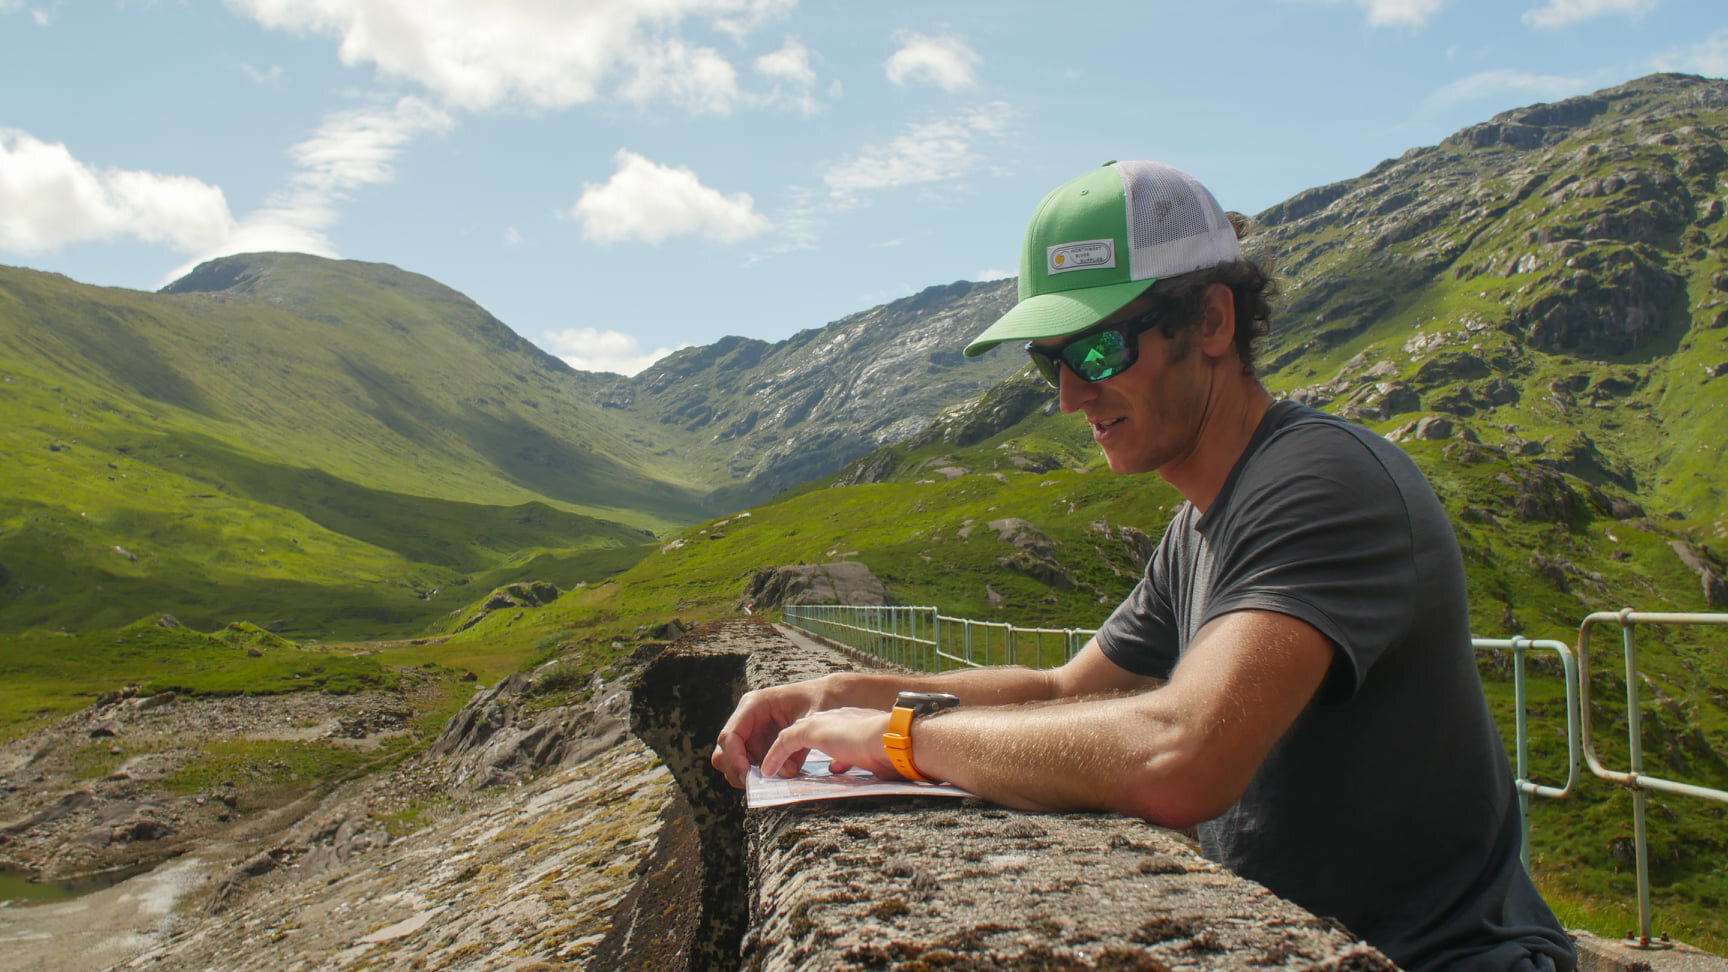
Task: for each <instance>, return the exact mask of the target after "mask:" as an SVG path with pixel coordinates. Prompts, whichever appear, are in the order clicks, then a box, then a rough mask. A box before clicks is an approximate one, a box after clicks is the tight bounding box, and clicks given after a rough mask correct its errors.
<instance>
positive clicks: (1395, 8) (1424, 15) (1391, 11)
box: [1285, 0, 1449, 30]
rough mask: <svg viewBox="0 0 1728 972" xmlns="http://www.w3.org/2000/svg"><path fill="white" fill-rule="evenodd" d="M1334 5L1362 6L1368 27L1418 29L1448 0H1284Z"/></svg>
mask: <svg viewBox="0 0 1728 972" xmlns="http://www.w3.org/2000/svg"><path fill="white" fill-rule="evenodd" d="M1285 2H1287V3H1290V2H1306V3H1318V4H1323V5H1325V6H1331V7H1335V6H1337V5H1339V4H1341V3H1348V4H1351V5H1353V6H1357V7H1360V8H1362V10H1363V11H1364V12H1365V13H1367V15H1368V26H1370V27H1409V28H1411V29H1415V30H1419V29H1421V28H1423V27H1426V26H1428V21H1429V20H1431V19H1433V17H1434V15H1435V14H1437V13H1439V12H1440V10H1441V8H1442V7H1445V6H1446V4H1447V3H1448V2H1449V0H1285Z"/></svg>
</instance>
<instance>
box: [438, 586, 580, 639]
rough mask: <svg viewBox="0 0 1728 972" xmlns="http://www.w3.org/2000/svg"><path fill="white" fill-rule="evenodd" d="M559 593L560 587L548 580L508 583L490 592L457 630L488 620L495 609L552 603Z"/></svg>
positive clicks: (464, 629)
mask: <svg viewBox="0 0 1728 972" xmlns="http://www.w3.org/2000/svg"><path fill="white" fill-rule="evenodd" d="M558 594H559V591H558V588H557V587H556V586H554V585H552V584H550V583H548V582H546V581H525V582H520V583H515V584H506V585H504V586H503V587H500V588H498V589H497V590H495V591H493V592H492V593H491V594H488V595H487V596H486V600H484V601H482V602H481V603H480V609H479V610H478V611H475V612H474V613H473V614H472V615H469V616H468V617H467V618H466V619H465V620H463V621H462V623H461V624H458V625H457V626H456V630H457V631H467V630H468V629H469V628H472V627H474V626H475V625H477V624H479V623H480V622H482V621H484V620H486V617H487V615H489V614H491V613H492V612H493V611H505V610H511V609H517V610H520V609H522V608H530V607H539V606H540V605H542V604H550V603H552V602H553V601H556V600H557V599H558Z"/></svg>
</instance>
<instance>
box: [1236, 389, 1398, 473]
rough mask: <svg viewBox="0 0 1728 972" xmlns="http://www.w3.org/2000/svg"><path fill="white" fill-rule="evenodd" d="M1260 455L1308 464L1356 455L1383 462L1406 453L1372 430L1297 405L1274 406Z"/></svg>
mask: <svg viewBox="0 0 1728 972" xmlns="http://www.w3.org/2000/svg"><path fill="white" fill-rule="evenodd" d="M1260 451H1261V452H1262V453H1265V454H1269V455H1274V456H1289V457H1293V458H1298V459H1306V460H1309V461H1314V460H1318V459H1320V458H1336V457H1337V456H1338V455H1339V454H1345V455H1349V454H1356V455H1359V456H1361V457H1362V458H1367V457H1369V456H1377V457H1380V458H1381V459H1382V460H1384V459H1385V458H1386V457H1388V456H1391V455H1400V456H1401V455H1403V450H1401V449H1399V448H1398V447H1397V446H1396V445H1394V444H1393V443H1391V442H1389V441H1387V440H1386V438H1385V437H1384V436H1382V435H1380V434H1379V433H1377V432H1375V431H1374V430H1373V429H1369V428H1366V427H1364V426H1361V425H1358V424H1356V423H1355V422H1351V421H1350V420H1348V419H1344V418H1340V417H1339V416H1336V415H1330V414H1328V413H1326V412H1322V411H1320V410H1319V409H1315V408H1310V407H1309V406H1307V405H1301V404H1298V403H1296V402H1291V401H1283V402H1275V403H1274V404H1273V405H1272V408H1271V410H1270V411H1269V412H1268V414H1267V433H1266V436H1265V438H1264V440H1263V442H1262V444H1261V449H1260Z"/></svg>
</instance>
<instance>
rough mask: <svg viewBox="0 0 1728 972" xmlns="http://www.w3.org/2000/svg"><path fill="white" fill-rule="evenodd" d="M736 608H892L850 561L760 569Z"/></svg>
mask: <svg viewBox="0 0 1728 972" xmlns="http://www.w3.org/2000/svg"><path fill="white" fill-rule="evenodd" d="M738 603H739V606H740V607H741V608H742V606H744V605H747V604H754V605H755V608H756V610H762V609H764V608H770V607H779V606H780V605H783V604H892V603H893V601H891V600H890V599H889V597H888V590H887V588H885V587H883V586H882V582H881V581H880V580H878V579H877V578H876V575H875V574H872V573H870V568H868V567H866V566H864V565H863V564H859V563H853V562H851V561H839V562H836V563H831V564H810V565H805V564H796V565H793V566H788V567H764V568H762V569H760V570H758V571H757V572H756V573H755V574H753V575H752V576H751V578H750V583H749V584H748V585H747V586H746V587H745V588H744V596H743V597H741V598H740V599H739V602H738Z"/></svg>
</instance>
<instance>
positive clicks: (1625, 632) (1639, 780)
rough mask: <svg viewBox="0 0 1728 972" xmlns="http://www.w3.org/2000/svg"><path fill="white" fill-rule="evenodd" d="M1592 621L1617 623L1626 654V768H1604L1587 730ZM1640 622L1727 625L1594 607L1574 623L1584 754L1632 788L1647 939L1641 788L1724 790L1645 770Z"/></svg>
mask: <svg viewBox="0 0 1728 972" xmlns="http://www.w3.org/2000/svg"><path fill="white" fill-rule="evenodd" d="M1595 624H1618V625H1620V641H1621V647H1622V649H1623V651H1624V653H1625V656H1626V740H1627V744H1628V746H1629V747H1630V750H1631V760H1630V762H1631V766H1630V768H1629V769H1628V770H1627V771H1626V772H1620V771H1617V770H1611V769H1607V768H1605V767H1604V766H1603V765H1602V760H1601V759H1600V758H1598V757H1597V755H1596V745H1595V740H1594V739H1593V738H1592V737H1591V733H1590V721H1591V713H1590V627H1591V625H1595ZM1640 624H1661V625H1680V624H1703V625H1728V614H1660V613H1650V612H1641V611H1634V610H1632V609H1631V608H1624V609H1622V610H1619V611H1598V612H1596V613H1595V614H1592V615H1590V616H1589V617H1587V618H1585V619H1584V622H1583V623H1582V624H1580V625H1579V626H1578V670H1579V678H1578V685H1579V689H1578V696H1579V702H1580V708H1581V709H1582V710H1583V712H1584V733H1583V735H1584V758H1585V759H1587V760H1589V762H1590V772H1592V773H1595V774H1596V775H1597V776H1600V777H1601V778H1603V779H1605V780H1608V781H1610V782H1613V783H1618V784H1620V785H1621V786H1623V787H1625V788H1626V789H1628V790H1631V791H1632V840H1633V845H1634V853H1635V854H1636V857H1637V866H1638V935H1639V943H1640V944H1641V945H1644V946H1646V947H1649V946H1650V945H1651V944H1652V941H1651V933H1650V848H1649V845H1648V843H1647V842H1646V840H1645V834H1644V791H1646V790H1657V791H1659V792H1662V793H1673V794H1677V795H1680V796H1689V797H1697V798H1699V799H1702V800H1714V801H1716V802H1718V803H1728V792H1725V791H1723V790H1717V789H1712V788H1711V787H1707V786H1693V785H1692V784H1690V783H1679V782H1676V781H1674V780H1665V779H1662V778H1660V777H1656V776H1645V775H1644V741H1643V720H1642V717H1641V716H1640V715H1639V712H1638V696H1639V692H1638V683H1639V682H1640V681H1642V678H1641V677H1640V675H1639V672H1638V643H1637V641H1636V639H1635V638H1634V637H1633V635H1632V629H1633V628H1634V627H1635V626H1637V625H1640Z"/></svg>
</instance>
